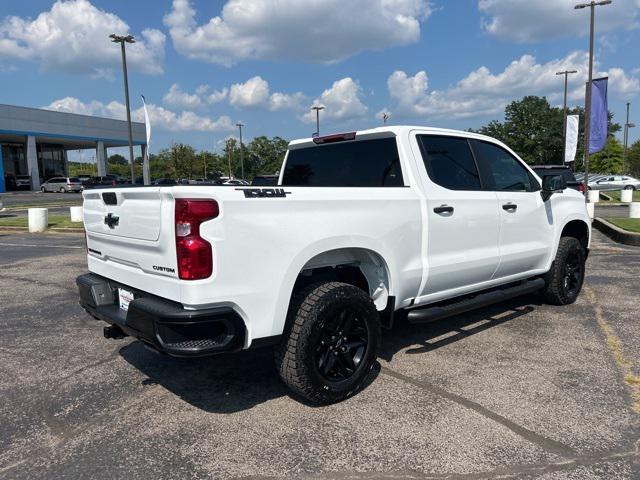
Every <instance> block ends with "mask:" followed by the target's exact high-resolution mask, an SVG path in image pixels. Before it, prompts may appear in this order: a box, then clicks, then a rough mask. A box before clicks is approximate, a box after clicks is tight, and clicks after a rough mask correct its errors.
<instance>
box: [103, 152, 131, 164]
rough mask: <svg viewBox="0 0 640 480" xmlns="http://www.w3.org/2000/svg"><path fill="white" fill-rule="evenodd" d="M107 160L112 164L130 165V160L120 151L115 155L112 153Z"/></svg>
mask: <svg viewBox="0 0 640 480" xmlns="http://www.w3.org/2000/svg"><path fill="white" fill-rule="evenodd" d="M107 162H108V163H109V164H111V165H129V161H128V160H127V159H126V158H124V157H123V156H122V155H120V154H119V153H116V154H114V155H111V156H110V157H109V158H108V159H107Z"/></svg>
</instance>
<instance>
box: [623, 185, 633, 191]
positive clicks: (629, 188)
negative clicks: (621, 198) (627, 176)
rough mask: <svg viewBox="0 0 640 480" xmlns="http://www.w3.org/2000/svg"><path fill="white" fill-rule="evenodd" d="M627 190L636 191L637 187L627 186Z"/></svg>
mask: <svg viewBox="0 0 640 480" xmlns="http://www.w3.org/2000/svg"><path fill="white" fill-rule="evenodd" d="M624 189H625V190H635V189H636V187H634V186H633V185H627V186H625V187H624Z"/></svg>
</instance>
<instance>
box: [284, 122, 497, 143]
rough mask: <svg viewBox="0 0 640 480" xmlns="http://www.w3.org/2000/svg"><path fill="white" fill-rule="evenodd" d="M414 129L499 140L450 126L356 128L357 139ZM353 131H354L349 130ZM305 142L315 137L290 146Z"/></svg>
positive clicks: (399, 133)
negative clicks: (453, 128) (450, 127)
mask: <svg viewBox="0 0 640 480" xmlns="http://www.w3.org/2000/svg"><path fill="white" fill-rule="evenodd" d="M412 130H420V131H421V132H424V133H433V134H441V135H455V136H465V137H472V138H478V139H487V140H492V141H494V142H495V141H497V140H496V139H495V138H491V137H487V136H486V135H481V134H479V133H474V132H467V131H464V130H451V129H448V128H436V127H425V126H421V125H385V126H383V127H376V128H369V129H366V130H356V132H355V133H356V138H355V139H356V140H357V139H358V137H361V136H365V135H366V136H367V137H377V136H379V137H381V138H382V137H386V136H400V135H402V134H406V133H408V132H410V131H412ZM340 133H346V132H333V133H328V134H326V135H321V136H320V137H325V136H331V135H339V134H340ZM349 133H353V131H351V132H349ZM304 144H313V137H307V138H300V139H297V140H292V141H291V142H289V146H290V147H291V146H301V145H304Z"/></svg>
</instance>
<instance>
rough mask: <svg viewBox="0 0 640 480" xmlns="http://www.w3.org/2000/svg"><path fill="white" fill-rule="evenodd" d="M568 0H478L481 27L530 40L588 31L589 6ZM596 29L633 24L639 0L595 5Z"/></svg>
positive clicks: (639, 14)
mask: <svg viewBox="0 0 640 480" xmlns="http://www.w3.org/2000/svg"><path fill="white" fill-rule="evenodd" d="M576 3H578V2H574V1H571V0H479V2H478V8H479V9H480V11H481V12H482V14H483V15H484V17H483V20H482V25H483V28H484V29H485V30H486V31H487V32H488V33H490V34H492V35H495V36H497V37H501V38H504V39H505V40H514V41H517V42H531V41H539V40H549V39H555V38H560V37H582V36H586V35H588V34H589V9H588V8H587V9H582V10H574V8H573V7H574V5H575V4H576ZM596 10H597V28H598V33H600V34H601V33H605V32H615V31H616V30H619V29H632V28H637V27H638V24H639V22H640V1H639V0H615V1H614V2H613V3H612V4H611V5H605V6H602V7H596Z"/></svg>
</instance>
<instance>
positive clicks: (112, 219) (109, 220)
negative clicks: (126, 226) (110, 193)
mask: <svg viewBox="0 0 640 480" xmlns="http://www.w3.org/2000/svg"><path fill="white" fill-rule="evenodd" d="M119 222H120V217H118V216H117V215H114V214H113V213H110V214H108V215H107V216H106V217H104V224H105V225H108V226H109V228H115V227H117V226H118V223H119Z"/></svg>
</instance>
